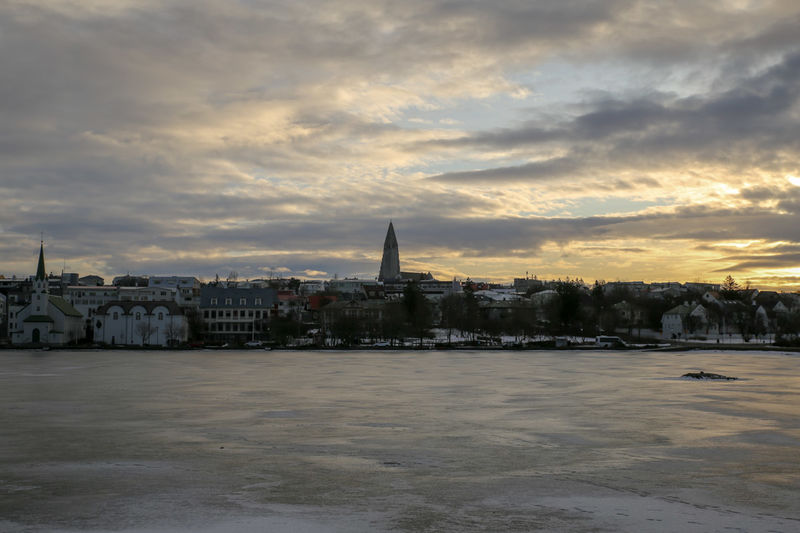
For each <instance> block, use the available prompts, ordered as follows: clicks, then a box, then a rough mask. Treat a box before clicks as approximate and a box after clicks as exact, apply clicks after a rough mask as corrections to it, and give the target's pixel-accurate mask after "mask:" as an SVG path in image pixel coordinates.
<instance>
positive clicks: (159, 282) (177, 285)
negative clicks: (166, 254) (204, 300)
mask: <svg viewBox="0 0 800 533" xmlns="http://www.w3.org/2000/svg"><path fill="white" fill-rule="evenodd" d="M148 287H151V288H169V289H174V290H175V302H176V303H177V304H178V305H180V306H181V307H194V308H198V307H200V280H199V279H197V278H195V277H194V276H150V279H149V280H148Z"/></svg>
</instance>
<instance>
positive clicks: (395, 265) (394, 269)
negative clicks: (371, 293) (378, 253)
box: [378, 221, 400, 281]
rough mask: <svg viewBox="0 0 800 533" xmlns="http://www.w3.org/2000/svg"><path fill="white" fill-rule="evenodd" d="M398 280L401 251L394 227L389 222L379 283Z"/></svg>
mask: <svg viewBox="0 0 800 533" xmlns="http://www.w3.org/2000/svg"><path fill="white" fill-rule="evenodd" d="M398 279H400V251H399V250H398V248H397V237H396V236H395V234H394V226H393V225H392V222H391V221H389V230H388V231H387V232H386V240H384V241H383V258H382V259H381V271H380V273H379V274H378V281H396V280H398Z"/></svg>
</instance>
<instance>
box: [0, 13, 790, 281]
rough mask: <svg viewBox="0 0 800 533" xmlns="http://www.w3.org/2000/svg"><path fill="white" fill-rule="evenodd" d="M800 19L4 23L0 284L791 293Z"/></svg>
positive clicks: (338, 17)
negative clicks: (64, 279) (91, 280)
mask: <svg viewBox="0 0 800 533" xmlns="http://www.w3.org/2000/svg"><path fill="white" fill-rule="evenodd" d="M798 28H800V4H798V2H797V1H796V0H785V1H784V0H776V1H759V0H731V1H725V0H719V1H715V2H698V1H697V0H686V1H684V0H674V1H669V2H664V1H660V0H652V1H638V0H602V1H591V0H587V1H581V2H578V1H571V0H542V1H529V0H519V1H502V0H494V1H491V2H489V1H480V2H479V1H466V0H464V1H462V0H404V1H403V2H396V1H384V0H371V1H370V2H363V1H360V0H359V1H355V0H353V1H350V0H341V1H333V2H327V1H317V0H304V1H303V2H297V1H295V0H288V1H260V0H238V1H236V0H231V1H229V2H218V1H205V0H186V1H180V0H178V1H164V0H158V1H156V0H141V1H132V0H118V1H117V0H42V1H38V0H5V1H4V2H2V3H0V274H3V275H5V276H6V277H9V276H11V275H14V274H15V275H23V276H25V275H29V274H33V273H34V272H35V269H36V258H37V254H38V248H39V240H40V235H42V234H43V236H44V240H45V250H46V257H47V261H48V270H52V271H55V272H60V271H61V270H62V269H64V268H65V269H66V271H68V272H78V273H80V274H81V275H86V274H99V275H102V276H107V277H109V276H114V275H119V274H125V273H131V274H144V275H146V274H149V275H193V276H197V277H199V278H201V279H211V278H213V277H214V276H215V274H219V275H220V277H222V278H224V277H227V276H228V274H229V273H230V272H232V271H233V272H237V273H238V276H239V278H240V279H245V278H250V279H252V278H259V277H269V276H284V277H288V276H297V277H302V278H332V277H333V276H338V277H355V276H357V277H362V278H374V277H376V276H377V274H378V269H379V266H380V259H381V253H382V246H383V239H384V237H385V234H386V229H387V226H388V223H389V221H390V220H391V221H393V223H394V227H395V231H396V234H397V238H398V242H399V248H400V261H401V267H402V269H403V270H405V271H425V272H427V271H430V272H432V273H433V274H434V275H435V276H436V277H438V278H440V279H452V278H454V277H455V278H459V279H465V278H466V277H471V278H472V279H483V280H491V281H510V280H512V279H513V278H514V277H524V276H526V275H529V276H531V277H532V276H534V275H535V276H538V277H539V278H545V279H555V278H565V277H571V278H583V279H584V280H585V281H587V282H593V281H594V280H607V281H616V280H637V281H638V280H641V281H684V282H685V281H712V282H721V281H722V280H723V279H724V278H725V276H727V275H729V274H730V275H732V276H733V277H734V278H735V279H737V280H739V281H741V282H744V281H750V282H751V283H752V284H753V285H755V286H758V287H762V288H777V289H780V290H786V291H789V290H791V291H796V290H798V289H800V31H798Z"/></svg>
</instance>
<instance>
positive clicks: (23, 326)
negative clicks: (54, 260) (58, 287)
mask: <svg viewBox="0 0 800 533" xmlns="http://www.w3.org/2000/svg"><path fill="white" fill-rule="evenodd" d="M14 323H15V325H16V327H15V328H14V331H11V332H10V333H11V343H12V344H42V345H48V346H61V345H64V344H67V343H70V342H74V341H77V340H80V339H82V338H83V337H84V326H83V315H81V314H80V312H78V310H77V309H75V308H74V307H72V305H71V304H70V303H69V302H67V301H66V300H64V299H63V298H60V297H58V296H53V295H51V294H49V286H48V283H47V273H46V271H45V269H44V243H42V244H41V247H40V248H39V266H38V267H37V268H36V277H35V278H34V281H33V293H32V294H31V302H30V303H29V304H28V305H26V306H24V307H22V308H21V309H19V310H18V311H16V313H15V317H14Z"/></svg>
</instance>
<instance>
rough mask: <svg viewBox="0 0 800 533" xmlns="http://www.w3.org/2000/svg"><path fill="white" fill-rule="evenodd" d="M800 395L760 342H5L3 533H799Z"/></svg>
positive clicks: (0, 395) (0, 423)
mask: <svg viewBox="0 0 800 533" xmlns="http://www.w3.org/2000/svg"><path fill="white" fill-rule="evenodd" d="M698 370H704V371H706V372H717V373H721V374H725V375H729V376H736V377H738V378H739V380H737V381H725V382H714V381H696V380H685V379H680V376H681V375H683V374H685V373H686V372H690V371H698ZM799 399H800V356H797V355H795V354H782V353H771V352H770V353H760V352H756V351H753V352H730V353H729V352H724V351H716V352H687V353H679V352H677V353H675V352H670V353H655V352H638V351H637V352H613V351H582V352H581V351H553V352H544V351H543V352H538V351H535V352H514V351H445V352H438V351H423V352H420V351H413V352H412V351H407V352H403V351H385V352H383V351H362V352H341V351H327V352H296V351H291V352H290V351H286V352H282V351H272V352H262V351H244V352H233V351H225V352H212V351H208V352H129V351H125V352H80V353H79V352H67V351H57V350H53V351H50V352H10V351H3V352H0V428H2V429H1V430H0V531H12V532H16V531H20V532H21V531H26V532H27V531H63V532H76V531H125V532H149V531H167V532H173V533H178V532H185V531H199V532H201V533H203V532H206V533H211V532H228V531H232V532H244V531H292V532H308V533H312V532H314V533H315V532H320V531H342V532H344V531H348V532H349V531H365V532H366V531H458V532H462V531H578V532H580V531H632V532H633V531H636V532H638V531H654V532H655V531H736V530H742V531H787V532H788V531H797V530H799V529H800V454H799V453H798V449H800V426H798V420H800V402H799V401H798V400H799Z"/></svg>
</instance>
